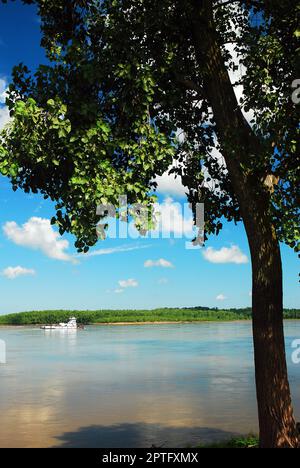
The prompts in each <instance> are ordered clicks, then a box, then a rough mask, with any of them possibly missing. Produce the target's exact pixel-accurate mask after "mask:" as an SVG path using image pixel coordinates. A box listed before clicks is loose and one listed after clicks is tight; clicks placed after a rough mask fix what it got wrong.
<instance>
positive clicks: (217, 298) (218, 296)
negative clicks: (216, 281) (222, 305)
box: [216, 294, 227, 301]
mask: <svg viewBox="0 0 300 468" xmlns="http://www.w3.org/2000/svg"><path fill="white" fill-rule="evenodd" d="M225 299H227V297H226V296H224V294H218V295H217V297H216V300H217V301H225Z"/></svg>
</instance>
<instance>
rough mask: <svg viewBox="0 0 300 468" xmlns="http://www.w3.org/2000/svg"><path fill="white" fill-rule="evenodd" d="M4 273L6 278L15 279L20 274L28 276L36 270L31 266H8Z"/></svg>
mask: <svg viewBox="0 0 300 468" xmlns="http://www.w3.org/2000/svg"><path fill="white" fill-rule="evenodd" d="M2 275H3V276H5V277H6V278H8V279H10V280H13V279H15V278H17V277H18V276H28V275H31V276H32V275H35V270H33V269H31V268H23V267H21V266H16V267H11V266H10V267H7V268H5V269H4V270H3V271H2Z"/></svg>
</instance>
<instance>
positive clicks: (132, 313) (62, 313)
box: [0, 307, 300, 325]
mask: <svg viewBox="0 0 300 468" xmlns="http://www.w3.org/2000/svg"><path fill="white" fill-rule="evenodd" d="M71 316H74V317H76V318H77V320H78V323H82V324H89V323H117V322H129V323H130V322H177V321H178V322H180V321H184V322H193V321H232V320H248V319H251V309H250V308H245V309H226V310H222V309H218V308H209V307H189V308H181V309H175V308H163V309H152V310H93V311H89V310H83V311H80V310H45V311H32V312H20V313H16V314H9V315H2V316H0V325H1V324H2V325H39V324H50V323H58V322H66V321H67V320H68V319H69V317H71ZM284 318H286V319H300V310H299V309H285V310H284Z"/></svg>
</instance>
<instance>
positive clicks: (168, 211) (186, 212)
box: [154, 197, 194, 237]
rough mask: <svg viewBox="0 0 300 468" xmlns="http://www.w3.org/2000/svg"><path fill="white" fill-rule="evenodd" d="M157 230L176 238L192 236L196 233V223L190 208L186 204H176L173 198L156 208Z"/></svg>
mask: <svg viewBox="0 0 300 468" xmlns="http://www.w3.org/2000/svg"><path fill="white" fill-rule="evenodd" d="M154 213H155V217H156V219H157V228H156V229H157V230H158V231H161V232H163V233H164V234H171V233H172V234H174V235H175V236H179V237H181V236H183V235H186V236H190V235H192V234H193V233H194V221H193V216H192V212H191V210H190V208H189V207H188V205H187V204H186V203H185V204H184V205H182V204H181V203H175V202H174V200H173V199H172V198H171V197H167V198H165V199H164V201H163V203H160V204H156V205H155V207H154Z"/></svg>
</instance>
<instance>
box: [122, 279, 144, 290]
mask: <svg viewBox="0 0 300 468" xmlns="http://www.w3.org/2000/svg"><path fill="white" fill-rule="evenodd" d="M119 285H120V286H121V288H136V287H137V286H138V285H139V283H138V282H137V280H135V279H133V278H129V279H127V280H120V281H119Z"/></svg>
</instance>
